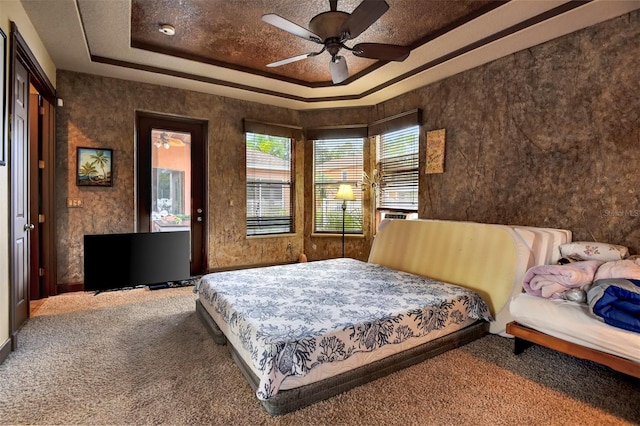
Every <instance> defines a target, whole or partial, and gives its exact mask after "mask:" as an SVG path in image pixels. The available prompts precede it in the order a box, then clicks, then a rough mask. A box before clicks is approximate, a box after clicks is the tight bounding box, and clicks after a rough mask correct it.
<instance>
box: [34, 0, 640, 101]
mask: <svg viewBox="0 0 640 426" xmlns="http://www.w3.org/2000/svg"><path fill="white" fill-rule="evenodd" d="M360 2H361V0H338V2H337V10H339V11H344V12H347V13H351V12H352V11H353V10H354V9H355V8H356V7H357V6H358V5H359V4H360ZM387 3H388V4H389V6H390V8H389V10H388V11H387V12H386V13H385V14H383V15H382V17H381V18H380V19H379V20H377V21H376V22H375V23H374V24H373V25H371V27H369V28H368V29H367V30H365V31H364V32H363V33H362V34H361V35H360V36H358V37H356V38H355V39H354V40H351V41H349V42H347V43H346V44H347V45H348V46H353V45H355V44H357V43H363V42H368V43H388V44H398V45H403V46H409V47H410V48H411V53H410V55H409V57H408V58H407V59H406V60H405V61H403V62H386V61H377V60H372V59H366V58H359V57H356V56H354V55H353V54H351V53H350V52H348V51H344V53H342V52H341V54H343V55H344V56H345V58H346V60H347V64H348V67H349V78H348V79H347V80H345V81H344V82H342V83H340V84H337V85H336V84H333V83H332V82H331V76H330V74H329V59H330V55H329V54H328V53H326V52H325V53H323V54H320V55H318V56H316V57H313V58H308V59H304V60H301V61H298V62H294V63H291V64H287V65H283V66H281V67H277V68H268V67H266V65H267V64H268V63H270V62H274V61H277V60H280V59H284V58H288V57H292V56H295V55H299V54H303V53H309V52H315V51H318V50H319V48H318V46H319V45H318V44H315V43H313V42H311V41H308V40H305V39H303V38H300V37H296V36H294V35H292V34H290V33H288V32H285V31H283V30H281V29H279V28H276V27H273V26H271V25H269V24H266V23H264V22H263V21H262V20H261V16H262V15H264V14H267V13H275V14H278V15H280V16H282V17H284V18H285V19H287V20H290V21H292V22H294V23H296V24H298V25H300V26H302V27H304V28H309V20H310V19H311V18H312V17H314V16H315V15H317V14H319V13H322V12H326V11H328V10H329V7H330V6H329V1H328V0H308V1H304V2H303V1H300V0H233V1H229V0H180V1H176V0H109V1H95V0H56V1H50V0H22V4H23V6H24V8H25V10H26V12H27V14H28V15H29V18H30V19H31V21H32V23H33V24H34V27H35V29H36V31H37V32H38V34H39V36H40V38H41V39H42V40H43V43H44V45H45V47H46V49H47V51H48V52H49V54H50V55H51V58H52V60H53V61H54V63H55V64H56V67H57V68H59V69H65V70H71V71H78V72H88V73H93V74H98V75H105V76H112V77H116V78H126V79H129V80H134V81H143V82H150V83H155V84H162V85H167V86H171V87H178V88H183V89H188V90H196V91H201V92H205V93H213V94H219V95H222V96H229V97H234V98H239V99H246V100H252V101H255V102H262V103H269V104H274V105H280V106H285V107H289V108H294V109H312V108H334V107H347V106H359V105H373V104H376V103H379V102H382V101H384V100H387V99H390V98H392V97H395V96H398V95H400V94H402V93H405V92H407V91H410V90H413V89H415V88H417V87H420V86H423V85H425V84H429V83H432V82H434V81H437V80H439V79H442V78H446V77H447V76H450V75H453V74H455V73H457V72H461V71H464V70H466V69H469V68H472V67H474V66H478V65H482V64H484V63H487V62H489V61H492V60H494V59H497V58H500V57H502V56H505V55H508V54H511V53H513V52H516V51H518V50H521V49H525V48H528V47H531V46H533V45H536V44H539V43H542V42H545V41H547V40H550V39H553V38H555V37H558V36H561V35H564V34H567V33H569V32H572V31H576V30H578V29H581V28H584V27H586V26H589V25H593V24H595V23H597V22H601V21H604V20H606V19H610V18H612V17H615V16H619V15H621V14H623V13H626V12H629V11H631V10H633V9H636V8H638V7H640V2H637V1H636V2H634V1H603V0H594V1H591V2H584V1H579V2H578V1H569V2H567V1H553V0H548V1H526V0H512V1H508V2H505V1H494V0H456V1H450V0H387ZM605 3H606V4H605ZM163 24H170V25H172V26H173V27H175V35H173V36H167V35H165V34H163V33H161V32H160V31H159V29H160V27H161V25H163Z"/></svg>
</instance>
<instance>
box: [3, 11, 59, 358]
mask: <svg viewBox="0 0 640 426" xmlns="http://www.w3.org/2000/svg"><path fill="white" fill-rule="evenodd" d="M9 56H10V86H9V87H10V92H9V109H10V114H11V120H10V124H11V132H10V135H9V137H10V143H9V155H8V167H9V179H10V184H9V190H10V194H9V206H10V207H9V214H10V220H9V235H10V247H9V282H10V301H11V304H10V307H9V319H10V321H9V322H10V333H11V348H12V349H13V350H15V349H16V348H17V345H18V342H17V336H18V331H19V330H20V328H21V327H22V325H24V323H25V322H26V320H27V319H28V318H29V316H30V303H29V302H30V299H31V298H32V297H33V298H42V297H47V296H49V295H53V294H56V293H57V292H56V267H55V262H56V254H55V239H54V237H55V234H54V229H55V198H54V166H55V143H54V142H55V127H54V125H55V107H54V105H55V100H56V96H55V89H54V88H53V85H52V84H51V82H50V81H49V79H48V78H47V76H46V74H45V72H44V71H43V69H42V67H41V66H40V64H39V63H38V61H37V60H36V59H35V56H34V55H33V53H32V52H31V50H30V49H29V46H28V45H27V44H26V42H25V40H24V39H23V38H22V36H21V35H20V32H19V31H18V28H17V26H16V25H15V23H13V22H12V23H11V33H10V51H9Z"/></svg>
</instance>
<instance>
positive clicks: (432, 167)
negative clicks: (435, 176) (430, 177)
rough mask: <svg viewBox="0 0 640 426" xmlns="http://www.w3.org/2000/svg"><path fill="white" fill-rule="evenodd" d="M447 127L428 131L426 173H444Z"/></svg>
mask: <svg viewBox="0 0 640 426" xmlns="http://www.w3.org/2000/svg"><path fill="white" fill-rule="evenodd" d="M445 135H446V131H445V129H439V130H432V131H430V132H427V162H426V166H425V173H427V174H429V173H444V143H445Z"/></svg>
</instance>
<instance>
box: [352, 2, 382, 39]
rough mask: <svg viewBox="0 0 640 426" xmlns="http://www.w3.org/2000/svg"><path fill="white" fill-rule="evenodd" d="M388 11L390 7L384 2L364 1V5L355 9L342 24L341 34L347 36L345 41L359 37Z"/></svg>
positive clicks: (361, 4)
mask: <svg viewBox="0 0 640 426" xmlns="http://www.w3.org/2000/svg"><path fill="white" fill-rule="evenodd" d="M387 10H389V5H388V4H387V2H386V1H384V0H362V3H360V4H359V5H358V7H356V8H355V10H354V11H353V12H352V13H351V15H350V16H349V17H348V18H347V20H346V21H344V23H343V24H342V27H341V28H340V34H346V38H345V40H351V39H353V38H356V37H358V36H359V35H360V34H361V33H362V32H363V31H364V30H366V29H367V28H369V27H370V26H371V24H373V23H374V22H376V21H377V20H378V19H379V18H380V17H381V16H382V15H384V13H385V12H386V11H387Z"/></svg>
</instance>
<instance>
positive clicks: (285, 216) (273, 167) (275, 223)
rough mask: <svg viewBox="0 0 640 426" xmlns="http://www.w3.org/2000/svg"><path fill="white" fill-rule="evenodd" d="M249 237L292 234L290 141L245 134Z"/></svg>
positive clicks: (291, 157) (291, 160) (275, 137)
mask: <svg viewBox="0 0 640 426" xmlns="http://www.w3.org/2000/svg"><path fill="white" fill-rule="evenodd" d="M246 143H247V158H246V160H247V161H246V165H247V235H269V234H283V233H289V232H293V210H294V209H293V193H294V192H293V186H294V185H293V173H292V169H293V155H292V143H291V139H289V138H283V137H277V136H269V135H263V134H258V133H250V132H247V133H246Z"/></svg>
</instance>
